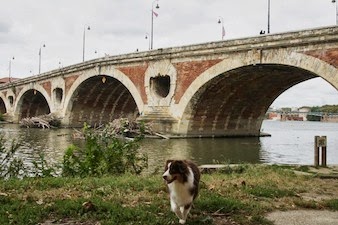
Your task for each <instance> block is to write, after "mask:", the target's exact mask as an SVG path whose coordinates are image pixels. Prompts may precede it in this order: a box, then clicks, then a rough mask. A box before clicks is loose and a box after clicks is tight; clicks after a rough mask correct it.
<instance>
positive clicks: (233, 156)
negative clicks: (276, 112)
mask: <svg viewBox="0 0 338 225" xmlns="http://www.w3.org/2000/svg"><path fill="white" fill-rule="evenodd" d="M0 131H1V132H2V133H4V134H5V137H6V138H7V140H11V139H13V138H15V139H16V140H17V141H20V142H21V143H22V146H21V148H20V154H22V155H23V156H24V158H25V161H26V163H30V162H32V161H33V160H35V159H38V157H39V152H44V153H45V155H46V159H48V160H49V161H52V162H61V161H62V157H63V153H64V151H65V149H66V148H67V146H69V145H70V144H71V143H73V141H74V140H73V139H72V133H73V130H72V129H56V130H46V129H45V130H42V129H26V128H19V126H18V125H17V124H2V125H0ZM261 131H263V132H265V133H269V134H271V137H250V138H198V139H170V140H165V139H145V140H143V141H142V143H141V151H142V152H146V153H147V154H148V157H149V165H150V167H151V168H156V167H159V168H161V167H162V165H163V163H164V161H165V160H166V159H169V158H185V159H192V160H194V161H196V162H197V163H198V164H200V165H201V164H211V163H267V164H313V161H314V136H316V135H319V136H324V135H325V136H327V163H328V165H336V164H338V123H322V122H308V121H307V122H302V121H286V122H281V121H271V120H265V121H264V122H263V125H262V128H261Z"/></svg>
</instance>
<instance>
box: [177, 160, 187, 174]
mask: <svg viewBox="0 0 338 225" xmlns="http://www.w3.org/2000/svg"><path fill="white" fill-rule="evenodd" d="M177 165H178V171H179V172H180V173H182V174H183V173H185V172H186V166H185V162H184V161H182V160H179V161H177Z"/></svg>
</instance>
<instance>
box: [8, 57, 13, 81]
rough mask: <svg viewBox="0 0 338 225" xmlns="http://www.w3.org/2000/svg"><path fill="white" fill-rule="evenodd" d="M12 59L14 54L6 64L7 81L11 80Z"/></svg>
mask: <svg viewBox="0 0 338 225" xmlns="http://www.w3.org/2000/svg"><path fill="white" fill-rule="evenodd" d="M12 60H14V56H13V57H12V58H10V59H9V66H8V81H9V82H12V79H11V70H12Z"/></svg>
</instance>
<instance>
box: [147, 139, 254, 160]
mask: <svg viewBox="0 0 338 225" xmlns="http://www.w3.org/2000/svg"><path fill="white" fill-rule="evenodd" d="M260 148H261V146H260V141H259V138H199V139H173V140H160V139H147V140H144V141H143V142H142V151H143V152H146V153H147V154H148V156H149V164H150V165H151V166H156V165H159V164H160V165H164V161H165V160H167V159H172V158H175V159H192V160H194V161H195V162H197V163H198V164H211V163H240V162H247V163H259V162H260ZM160 162H161V163H160Z"/></svg>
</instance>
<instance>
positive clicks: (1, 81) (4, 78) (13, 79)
mask: <svg viewBox="0 0 338 225" xmlns="http://www.w3.org/2000/svg"><path fill="white" fill-rule="evenodd" d="M15 80H19V78H14V77H11V81H15ZM5 83H9V77H3V78H0V84H5Z"/></svg>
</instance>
